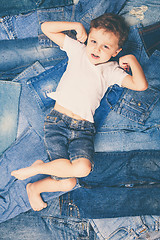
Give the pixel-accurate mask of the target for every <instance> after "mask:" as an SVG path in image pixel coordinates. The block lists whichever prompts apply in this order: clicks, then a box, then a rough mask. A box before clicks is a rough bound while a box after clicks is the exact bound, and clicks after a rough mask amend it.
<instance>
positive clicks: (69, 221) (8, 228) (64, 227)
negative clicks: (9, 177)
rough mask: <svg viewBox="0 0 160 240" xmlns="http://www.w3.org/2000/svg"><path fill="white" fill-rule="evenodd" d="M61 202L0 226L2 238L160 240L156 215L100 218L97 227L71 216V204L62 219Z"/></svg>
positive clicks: (56, 200) (52, 203) (55, 201)
mask: <svg viewBox="0 0 160 240" xmlns="http://www.w3.org/2000/svg"><path fill="white" fill-rule="evenodd" d="M61 202H62V200H60V199H58V198H55V199H53V200H52V201H49V203H48V208H46V209H43V210H42V211H41V212H34V211H32V210H30V211H28V212H26V213H22V214H20V215H19V216H17V217H15V218H14V219H10V220H9V221H6V222H5V223H1V224H0V233H1V239H2V240H6V239H7V240H21V239H26V240H30V239H33V240H38V239H40V240H41V239H42V240H43V239H47V240H50V239H54V240H59V239H66V240H71V239H72V240H76V239H81V240H82V239H83V240H84V239H86V240H88V239H89V240H105V239H109V240H111V239H112V240H118V239H125V240H128V239H151V240H153V239H159V236H160V229H159V223H160V219H159V217H158V216H141V217H130V218H129V217H126V218H118V219H117V218H108V219H101V220H100V222H101V223H100V224H99V220H94V221H93V220H88V219H84V218H80V217H79V216H78V214H77V216H72V212H73V210H72V205H71V206H70V208H69V209H68V210H67V211H66V215H65V216H63V217H62V216H61V204H60V203H61ZM74 207H76V206H74Z"/></svg>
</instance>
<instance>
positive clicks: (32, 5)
mask: <svg viewBox="0 0 160 240" xmlns="http://www.w3.org/2000/svg"><path fill="white" fill-rule="evenodd" d="M70 4H73V0H52V1H50V0H45V1H42V0H32V1H25V0H14V1H11V2H10V1H6V0H1V2H0V10H1V11H0V16H1V17H2V16H6V15H15V14H20V13H26V12H29V11H33V10H36V9H41V8H54V7H60V6H67V5H70Z"/></svg>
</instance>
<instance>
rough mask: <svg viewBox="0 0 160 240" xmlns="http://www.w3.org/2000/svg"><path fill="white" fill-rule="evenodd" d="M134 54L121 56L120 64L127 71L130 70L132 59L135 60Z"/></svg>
mask: <svg viewBox="0 0 160 240" xmlns="http://www.w3.org/2000/svg"><path fill="white" fill-rule="evenodd" d="M134 58H135V57H134V56H133V55H125V56H123V57H120V58H119V66H120V67H121V68H123V69H124V70H125V71H129V68H130V61H132V60H134Z"/></svg>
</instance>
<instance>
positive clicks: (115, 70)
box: [107, 62, 128, 87]
mask: <svg viewBox="0 0 160 240" xmlns="http://www.w3.org/2000/svg"><path fill="white" fill-rule="evenodd" d="M107 75H108V76H107V85H108V86H111V85H114V84H117V85H119V86H120V87H121V86H122V81H123V79H124V78H125V77H126V76H127V75H128V73H126V72H125V71H124V70H123V69H122V68H121V67H120V66H119V65H118V63H117V62H112V63H111V66H110V71H109V72H108V74H107Z"/></svg>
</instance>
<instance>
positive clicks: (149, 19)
mask: <svg viewBox="0 0 160 240" xmlns="http://www.w3.org/2000/svg"><path fill="white" fill-rule="evenodd" d="M159 8H160V2H159V0H152V1H151V0H141V1H139V0H135V1H132V0H128V1H127V2H126V4H125V5H124V7H123V8H122V10H121V11H120V12H119V14H120V15H123V17H124V18H125V19H126V21H127V22H128V23H129V24H130V25H136V24H139V23H141V24H142V25H143V26H147V25H151V24H153V23H156V22H157V21H159V20H160V16H159Z"/></svg>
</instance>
